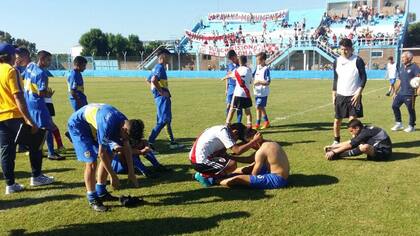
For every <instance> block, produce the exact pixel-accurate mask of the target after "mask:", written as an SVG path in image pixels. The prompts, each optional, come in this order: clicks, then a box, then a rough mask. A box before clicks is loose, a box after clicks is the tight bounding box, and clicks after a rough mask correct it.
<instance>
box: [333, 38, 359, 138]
mask: <svg viewBox="0 0 420 236" xmlns="http://www.w3.org/2000/svg"><path fill="white" fill-rule="evenodd" d="M339 45H340V49H341V56H340V57H338V58H337V59H336V61H335V62H334V83H333V89H332V99H333V104H334V107H335V119H334V142H333V144H338V143H340V127H341V122H342V120H343V119H344V118H349V120H352V119H355V118H361V117H363V106H362V92H363V88H364V87H365V85H366V80H367V75H366V69H365V62H364V61H363V59H362V58H360V57H358V56H356V55H354V54H353V42H352V41H351V40H350V39H347V38H345V39H342V40H341V41H340V44H339Z"/></svg>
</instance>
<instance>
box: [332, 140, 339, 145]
mask: <svg viewBox="0 0 420 236" xmlns="http://www.w3.org/2000/svg"><path fill="white" fill-rule="evenodd" d="M337 144H340V142H338V141H335V140H334V142H333V143H332V144H331V146H334V145H337Z"/></svg>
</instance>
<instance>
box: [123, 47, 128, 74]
mask: <svg viewBox="0 0 420 236" xmlns="http://www.w3.org/2000/svg"><path fill="white" fill-rule="evenodd" d="M123 55H124V67H125V69H126V70H127V51H124V52H123Z"/></svg>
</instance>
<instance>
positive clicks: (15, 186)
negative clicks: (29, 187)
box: [6, 183, 25, 194]
mask: <svg viewBox="0 0 420 236" xmlns="http://www.w3.org/2000/svg"><path fill="white" fill-rule="evenodd" d="M24 189H25V187H24V186H23V185H20V184H18V183H14V184H13V185H10V186H6V194H12V193H16V192H20V191H23V190H24Z"/></svg>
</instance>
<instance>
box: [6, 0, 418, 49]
mask: <svg viewBox="0 0 420 236" xmlns="http://www.w3.org/2000/svg"><path fill="white" fill-rule="evenodd" d="M14 1H16V0H11V1H8V2H11V3H12V2H14ZM410 5H411V6H410V11H411V12H415V13H417V17H418V18H419V19H420V0H411V4H410ZM325 7H326V0H180V1H176V0H147V1H145V0H118V1H117V0H66V1H65V0H53V1H52V0H25V1H24V4H23V5H20V7H19V8H18V10H19V12H16V11H13V10H9V11H2V17H1V20H0V30H4V31H6V32H9V33H10V34H11V35H12V36H13V37H15V38H24V39H27V40H29V41H31V42H35V43H36V45H37V48H38V49H44V50H48V51H50V52H52V53H69V52H70V48H71V47H73V46H75V45H78V40H79V38H80V36H81V35H82V34H83V33H85V32H87V31H89V29H91V28H100V29H101V30H102V31H104V32H109V33H114V34H116V33H121V34H122V35H124V36H127V35H129V34H136V35H138V36H139V37H140V39H141V40H164V39H176V38H180V37H181V36H182V35H183V32H184V30H186V29H191V28H192V27H193V26H194V25H195V23H197V22H198V21H199V19H201V18H204V17H206V16H207V14H208V13H209V12H219V11H245V12H269V11H276V10H281V9H289V10H300V9H311V8H313V9H319V8H325Z"/></svg>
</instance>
